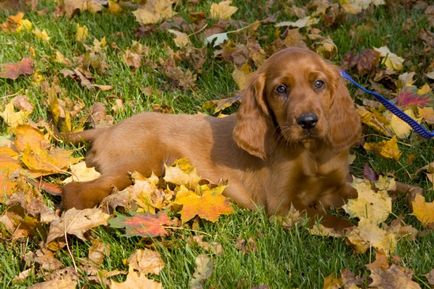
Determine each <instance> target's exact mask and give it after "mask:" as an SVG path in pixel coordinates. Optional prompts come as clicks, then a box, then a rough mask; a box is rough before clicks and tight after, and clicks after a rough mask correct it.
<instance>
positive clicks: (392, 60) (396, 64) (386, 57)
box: [374, 46, 404, 71]
mask: <svg viewBox="0 0 434 289" xmlns="http://www.w3.org/2000/svg"><path fill="white" fill-rule="evenodd" d="M374 50H375V51H377V52H378V53H380V57H381V58H382V61H383V63H384V65H385V66H386V67H387V68H389V69H391V70H393V71H400V70H402V63H403V62H404V59H403V58H402V57H399V56H398V55H396V54H394V53H392V52H391V51H390V50H389V48H388V47H387V46H383V47H380V48H375V47H374Z"/></svg>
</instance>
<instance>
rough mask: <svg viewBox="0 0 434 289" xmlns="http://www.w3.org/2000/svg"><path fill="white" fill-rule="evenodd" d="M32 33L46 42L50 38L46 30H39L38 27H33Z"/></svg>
mask: <svg viewBox="0 0 434 289" xmlns="http://www.w3.org/2000/svg"><path fill="white" fill-rule="evenodd" d="M33 34H35V36H36V38H38V39H40V40H42V41H45V42H48V41H49V40H50V36H48V33H47V31H45V29H44V30H39V29H38V28H35V29H33Z"/></svg>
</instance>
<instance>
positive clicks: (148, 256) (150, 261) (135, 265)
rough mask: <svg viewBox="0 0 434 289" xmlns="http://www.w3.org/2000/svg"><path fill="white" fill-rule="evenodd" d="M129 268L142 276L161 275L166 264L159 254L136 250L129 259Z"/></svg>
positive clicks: (146, 250) (147, 250)
mask: <svg viewBox="0 0 434 289" xmlns="http://www.w3.org/2000/svg"><path fill="white" fill-rule="evenodd" d="M128 264H129V266H130V267H129V268H130V270H131V269H134V270H136V271H138V272H139V273H142V274H149V273H151V274H157V275H158V274H160V271H161V270H162V269H163V268H164V262H163V260H162V259H161V256H160V254H159V253H158V252H155V251H152V250H149V249H144V250H140V249H138V250H136V251H135V252H134V253H133V254H132V255H131V256H130V257H129V258H128Z"/></svg>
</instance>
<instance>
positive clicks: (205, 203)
mask: <svg viewBox="0 0 434 289" xmlns="http://www.w3.org/2000/svg"><path fill="white" fill-rule="evenodd" d="M223 189H224V186H223ZM174 203H175V204H178V205H182V209H181V221H182V222H183V223H185V222H188V221H189V220H191V219H192V218H194V217H195V216H199V218H202V219H205V220H208V221H210V222H216V221H217V220H218V218H219V217H220V216H221V215H229V214H232V212H233V208H232V206H231V204H230V202H229V200H228V199H227V198H226V197H225V196H223V195H222V192H217V191H216V190H211V189H208V190H204V191H203V192H202V195H197V194H196V193H195V192H192V191H190V190H188V189H186V190H184V191H178V192H177V194H176V199H175V201H174Z"/></svg>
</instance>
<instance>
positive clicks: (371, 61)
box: [343, 49, 380, 75]
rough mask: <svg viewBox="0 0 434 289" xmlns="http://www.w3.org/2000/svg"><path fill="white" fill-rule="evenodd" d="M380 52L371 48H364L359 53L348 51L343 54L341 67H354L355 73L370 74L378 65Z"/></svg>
mask: <svg viewBox="0 0 434 289" xmlns="http://www.w3.org/2000/svg"><path fill="white" fill-rule="evenodd" d="M379 63H380V54H379V53H378V52H377V51H375V50H373V49H365V50H363V51H362V52H361V53H359V54H354V53H352V52H348V53H347V54H345V56H344V61H343V67H344V68H345V69H351V68H356V71H357V74H359V75H366V74H370V73H372V72H373V71H375V69H376V68H377V67H378V64H379Z"/></svg>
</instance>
